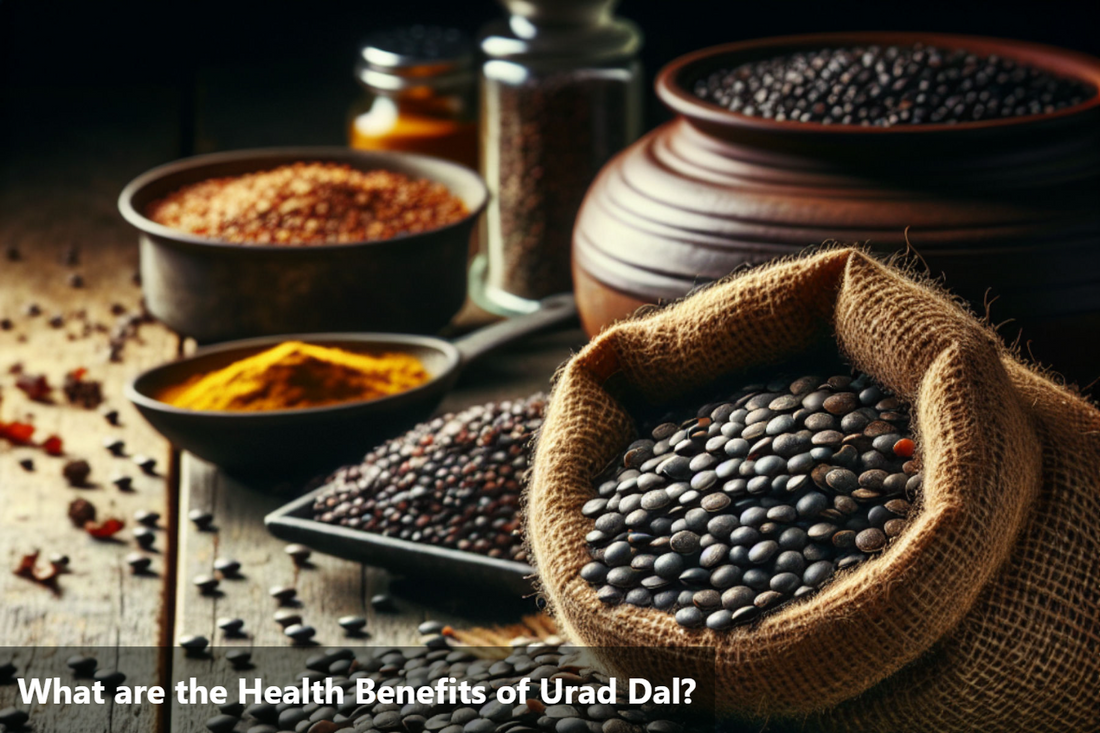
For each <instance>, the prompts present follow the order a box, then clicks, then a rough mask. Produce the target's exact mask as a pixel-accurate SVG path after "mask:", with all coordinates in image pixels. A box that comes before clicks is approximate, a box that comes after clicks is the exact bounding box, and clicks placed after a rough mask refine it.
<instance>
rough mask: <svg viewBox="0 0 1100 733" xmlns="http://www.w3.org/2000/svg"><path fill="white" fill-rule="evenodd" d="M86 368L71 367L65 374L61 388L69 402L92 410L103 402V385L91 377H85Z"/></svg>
mask: <svg viewBox="0 0 1100 733" xmlns="http://www.w3.org/2000/svg"><path fill="white" fill-rule="evenodd" d="M87 373H88V370H87V369H85V368H84V367H80V368H79V369H73V370H72V371H71V372H69V373H68V374H66V375H65V382H64V384H63V385H62V386H61V390H62V391H63V392H64V393H65V397H67V398H68V400H69V404H72V405H79V406H81V407H83V408H84V409H86V410H94V409H95V408H97V407H99V404H100V403H101V402H103V385H102V384H100V383H99V382H98V381H95V380H92V379H85V378H84V377H85V376H86V375H87Z"/></svg>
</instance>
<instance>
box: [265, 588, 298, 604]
mask: <svg viewBox="0 0 1100 733" xmlns="http://www.w3.org/2000/svg"><path fill="white" fill-rule="evenodd" d="M268 595H270V596H271V597H272V598H274V599H275V600H277V601H279V602H280V603H286V602H288V601H290V600H292V599H293V598H294V597H295V596H297V595H298V591H297V589H295V588H293V587H292V586H289V585H273V586H272V587H271V588H270V589H269V590H268Z"/></svg>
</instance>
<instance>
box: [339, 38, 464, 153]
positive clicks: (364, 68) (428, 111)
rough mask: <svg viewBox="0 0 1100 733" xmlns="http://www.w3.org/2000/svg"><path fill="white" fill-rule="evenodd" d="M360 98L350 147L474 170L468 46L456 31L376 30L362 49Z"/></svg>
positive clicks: (351, 131) (354, 108)
mask: <svg viewBox="0 0 1100 733" xmlns="http://www.w3.org/2000/svg"><path fill="white" fill-rule="evenodd" d="M356 77H357V78H358V79H359V82H360V84H361V85H362V86H363V89H364V98H363V99H362V100H361V101H360V102H359V103H357V104H356V105H355V106H354V107H353V109H352V115H351V121H350V124H349V129H348V141H349V144H350V145H351V147H353V148H358V149H360V150H402V151H406V152H412V153H423V154H425V155H432V156H435V157H438V158H446V159H448V160H453V161H455V162H456V163H462V164H463V165H466V166H469V167H471V168H476V167H477V119H476V92H477V90H476V77H475V75H474V71H473V45H472V43H471V42H470V40H469V38H468V37H467V36H466V35H465V34H463V33H462V32H461V31H459V30H456V29H453V28H439V27H434V26H412V27H410V28H398V29H394V30H389V31H384V32H380V33H375V34H373V35H372V36H370V37H369V38H368V39H367V42H366V43H365V44H364V45H363V47H362V48H361V49H360V60H359V63H358V65H357V66H356Z"/></svg>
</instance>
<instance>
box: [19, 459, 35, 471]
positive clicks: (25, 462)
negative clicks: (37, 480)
mask: <svg viewBox="0 0 1100 733" xmlns="http://www.w3.org/2000/svg"><path fill="white" fill-rule="evenodd" d="M19 466H20V468H22V469H23V470H24V471H33V470H34V459H33V458H24V459H22V460H20V461H19Z"/></svg>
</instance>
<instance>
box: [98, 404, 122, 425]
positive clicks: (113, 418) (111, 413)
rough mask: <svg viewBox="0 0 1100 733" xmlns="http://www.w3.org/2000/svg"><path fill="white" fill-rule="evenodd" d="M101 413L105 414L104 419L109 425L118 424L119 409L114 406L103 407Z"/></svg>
mask: <svg viewBox="0 0 1100 733" xmlns="http://www.w3.org/2000/svg"><path fill="white" fill-rule="evenodd" d="M100 414H101V415H103V419H104V420H106V421H107V423H108V424H109V425H118V418H119V415H118V410H116V409H114V408H112V407H103V408H101V410H100Z"/></svg>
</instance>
